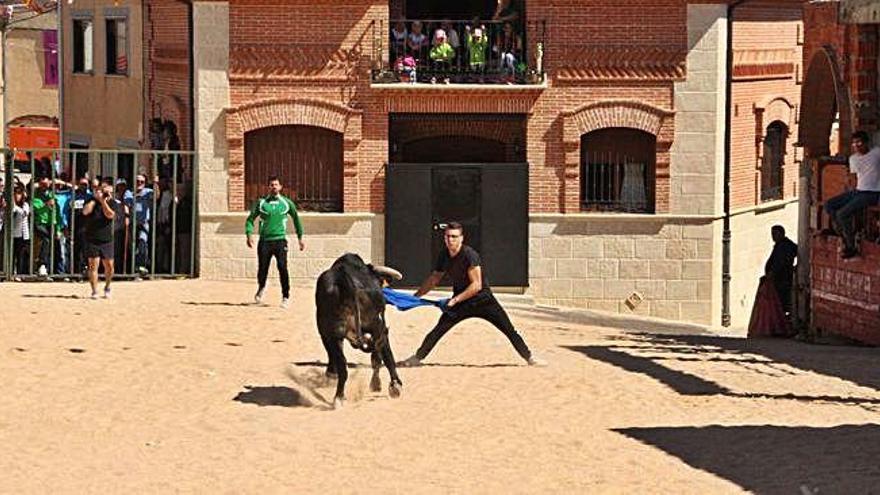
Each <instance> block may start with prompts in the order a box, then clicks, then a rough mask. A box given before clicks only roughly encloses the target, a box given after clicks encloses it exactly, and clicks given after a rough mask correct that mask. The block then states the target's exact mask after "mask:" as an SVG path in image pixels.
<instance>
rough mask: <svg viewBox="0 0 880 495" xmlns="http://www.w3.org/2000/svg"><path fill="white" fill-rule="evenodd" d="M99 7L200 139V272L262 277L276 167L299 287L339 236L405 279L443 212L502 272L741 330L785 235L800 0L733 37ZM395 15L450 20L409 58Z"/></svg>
mask: <svg viewBox="0 0 880 495" xmlns="http://www.w3.org/2000/svg"><path fill="white" fill-rule="evenodd" d="M103 3H108V5H107V6H103ZM113 3H114V6H115V4H116V3H119V6H118V7H111V6H109V2H97V1H96V2H95V5H96V7H94V8H93V10H94V14H93V15H95V16H96V17H97V16H99V14H100V13H101V12H103V11H104V10H106V9H109V8H122V7H125V6H126V5H128V6H129V7H128V8H130V9H131V10H130V12H131V18H134V17H135V13H134V11H135V10H137V9H140V10H138V12H139V13H138V14H137V15H138V16H140V19H143V21H142V25H143V26H144V27H143V28H141V30H142V32H143V39H144V50H143V55H139V56H143V57H144V61H143V67H144V71H145V75H144V76H143V78H144V82H143V83H142V84H141V88H142V91H143V94H144V98H143V101H144V102H145V103H144V105H143V109H142V110H141V111H140V113H139V114H138V115H139V118H138V123H137V124H136V125H137V126H141V127H142V128H144V129H149V124H150V121H151V119H152V118H154V117H157V116H158V117H161V118H162V119H175V120H176V121H178V122H179V125H178V127H179V128H180V129H191V132H192V141H191V143H192V144H191V145H192V146H193V149H194V150H195V151H196V152H197V154H198V160H199V166H198V170H197V173H198V184H199V210H200V213H199V214H200V216H199V218H200V225H201V227H200V238H201V248H200V273H201V275H202V276H205V277H217V278H220V277H250V276H252V274H253V273H255V271H256V266H255V264H256V260H255V259H254V256H253V253H252V252H251V251H249V250H247V249H246V248H245V246H244V243H243V242H242V239H241V234H240V233H241V230H242V224H243V222H244V216H245V208H246V206H247V205H248V204H249V202H250V201H251V200H253V199H254V198H255V197H256V196H257V195H258V194H259V192H260V190H261V189H262V187H263V184H264V182H265V179H266V177H267V176H268V175H270V174H278V175H280V176H281V177H282V179H283V180H284V182H285V183H286V184H287V186H288V188H289V189H292V190H293V191H294V192H295V195H296V198H297V200H298V202H299V203H300V205H301V206H302V207H303V208H304V209H306V210H308V211H307V212H306V213H304V214H303V217H304V222H305V228H306V232H307V236H308V242H307V245H308V249H307V250H306V251H305V252H303V253H296V254H294V255H293V257H292V260H291V267H292V273H293V275H294V278H295V281H296V282H297V283H299V284H302V285H311V284H312V282H313V280H314V277H315V276H316V275H317V273H319V272H320V271H321V270H323V269H324V268H326V266H328V264H329V263H330V262H331V261H332V260H333V259H334V258H335V257H336V256H338V255H339V254H340V253H342V252H344V251H355V252H358V253H360V254H362V255H363V256H364V257H365V258H367V259H369V260H372V261H374V262H387V263H389V264H394V265H397V266H398V267H401V268H404V269H405V270H404V271H405V273H406V275H407V276H408V277H411V278H412V279H418V278H420V277H422V276H424V275H425V274H426V273H427V272H428V271H429V270H430V257H431V253H432V252H435V251H436V249H437V246H438V243H439V240H438V237H437V234H436V228H437V227H438V225H439V224H442V223H443V222H444V221H447V220H449V219H450V218H453V217H454V218H458V219H461V220H464V221H465V224H466V227H467V229H468V236H469V240H470V241H471V242H473V243H475V244H477V247H478V248H480V249H481V251H482V252H483V254H484V257H485V263H486V265H487V267H488V269H489V275H490V281H491V282H492V283H493V285H494V286H507V287H512V288H513V289H514V290H522V291H525V292H526V293H528V294H530V295H532V296H533V297H534V298H535V299H536V300H537V301H540V302H543V303H549V304H558V305H565V306H574V307H583V308H592V309H601V310H608V311H622V312H630V311H634V312H636V313H638V314H643V315H650V316H656V317H661V318H669V319H675V320H686V321H694V322H701V323H711V324H718V323H721V322H722V321H728V320H729V321H730V323H732V324H733V325H735V326H743V325H745V323H746V322H747V318H748V313H749V310H750V308H751V302H752V297H753V294H754V292H755V288H756V285H757V279H758V277H759V275H760V273H761V270H762V267H763V261H764V259H765V258H766V256H767V255H768V253H769V250H770V248H771V242H770V239H769V227H770V225H771V224H774V223H782V224H784V225H786V226H787V227H789V229H788V230H789V232H791V233H792V234H794V233H795V232H796V229H795V228H794V227H793V226H794V225H795V223H796V220H797V205H796V199H795V198H796V196H797V193H798V183H797V181H796V180H795V177H796V173H795V171H796V170H797V165H796V160H797V159H798V157H797V155H796V150H795V149H794V148H793V147H792V143H793V141H794V139H793V138H792V136H794V135H797V134H796V133H797V119H796V118H795V116H796V115H797V108H798V106H799V104H800V91H799V89H798V88H799V86H798V85H799V84H800V79H801V78H802V71H801V53H800V45H801V42H802V33H803V30H802V23H801V5H802V2H801V0H755V1H751V2H745V3H741V4H740V5H738V6H737V7H736V8H735V9H734V10H733V12H734V13H733V16H732V26H733V33H732V36H728V34H729V33H728V31H729V29H728V28H729V26H730V23H729V22H728V13H729V9H732V7H730V6H729V5H728V3H727V2H724V1H721V2H716V3H710V2H706V1H686V0H640V1H636V2H607V1H600V0H579V1H569V2H562V3H559V2H545V1H539V0H525V1H519V2H514V3H513V4H512V5H511V6H508V7H507V8H505V9H502V10H503V11H502V12H500V13H499V17H501V18H506V19H507V20H508V21H509V23H510V26H509V27H505V26H504V21H497V22H494V21H492V18H493V14H494V13H495V4H496V2H494V1H471V2H425V1H422V2H417V1H414V0H411V1H405V0H390V1H378V0H347V1H346V2H344V3H342V4H339V3H332V2H326V1H323V0H259V1H243V0H228V1H208V0H206V1H195V2H188V3H184V2H174V1H167V2H150V1H145V2H144V3H143V4H141V3H140V2H126V1H125V0H122V1H121V2H113ZM502 3H504V2H502ZM98 4H101V7H98V6H97V5H98ZM449 4H452V5H449ZM76 5H77V9H80V10H83V9H85V10H87V7H83V5H84V4H83V3H82V2H80V1H78V2H77V4H76ZM136 5H139V6H140V7H135V6H136ZM163 9H171V10H167V11H166V10H163ZM646 11H650V12H651V15H645V12H646ZM80 15H82V14H80ZM475 16H479V17H480V18H481V19H482V20H481V21H479V23H473V22H472V21H471V19H473V18H474V17H475ZM398 20H403V21H404V22H403V23H402V26H403V29H406V30H407V32H408V34H418V31H417V28H416V27H414V24H415V22H414V21H420V23H421V25H422V30H423V31H424V33H425V34H426V35H427V36H428V37H429V38H430V37H432V36H433V34H434V33H435V29H436V28H438V27H443V28H444V31H447V32H448V34H449V35H451V34H452V31H455V32H456V35H457V36H456V37H457V38H458V40H457V42H458V43H457V44H458V49H457V50H456V52H455V55H454V58H452V59H449V60H436V59H432V58H431V57H430V55H429V53H428V51H429V49H430V42H427V43H428V45H427V46H426V47H424V51H419V50H421V48H412V52H408V51H407V50H410V48H408V47H406V46H404V47H403V49H402V51H401V46H400V45H397V44H396V43H395V40H396V38H395V37H394V36H393V34H392V29H393V28H396V27H397V26H398V23H397V22H396V21H398ZM446 20H448V21H449V22H448V24H445V25H443V24H442V23H443V21H446ZM66 22H70V21H69V20H68V21H66ZM468 26H469V28H470V31H468V30H467V29H466V28H467V27H468ZM478 27H479V28H480V30H481V31H482V35H483V36H484V37H485V38H486V39H487V46H486V48H485V49H484V50H485V51H484V52H482V53H484V58H485V63H483V64H482V65H481V63H480V60H479V58H473V57H474V56H473V55H472V54H473V53H479V52H480V49H479V48H473V47H472V46H477V47H478V46H479V45H469V44H468V41H467V39H468V34H469V33H470V34H472V35H473V34H475V33H476V29H477V28H478ZM68 28H69V26H68V27H66V28H65V29H68ZM135 30H136V28H135V27H132V31H133V32H132V35H133V36H136V33H135V32H134V31H135ZM187 36H191V40H192V42H191V50H190V53H191V65H190V66H189V69H190V70H191V73H192V83H191V85H190V87H191V90H192V95H191V99H190V98H189V97H188V95H187V94H186V88H185V87H184V85H183V84H182V83H183V82H184V81H185V80H186V79H185V78H184V77H183V76H184V74H185V73H188V72H187V71H185V70H184V69H183V66H184V65H186V62H185V61H184V53H186V51H185V50H184V49H183V47H182V45H181V43H183V42H185V41H186V38H187ZM450 38H451V36H450ZM99 39H100V37H99ZM474 39H475V38H471V41H473V40H474ZM476 39H477V40H479V38H476ZM731 39H732V40H733V41H732V43H733V45H732V46H731V44H730V43H731V41H730V40H731ZM508 54H510V55H511V57H510V58H507V57H508ZM407 55H410V56H411V58H412V60H407ZM132 56H134V54H132ZM411 65H412V66H414V67H415V69H416V70H415V72H416V74H413V72H412V69H411V67H410V66H411ZM728 66H729V67H730V69H731V70H728ZM134 70H135V69H133V71H134ZM134 73H135V72H133V74H134ZM728 74H730V75H731V76H732V77H731V78H728ZM77 77H79V76H77ZM94 79H97V77H94V78H93V80H94ZM413 81H415V84H413V83H412V82H413ZM728 83H729V84H728ZM728 92H729V93H730V95H731V97H730V98H729V99H728ZM99 97H100V96H99V95H98V96H92V97H91V98H92V101H94V99H95V98H99ZM728 103H730V104H728ZM132 108H135V107H132ZM77 111H83V112H85V109H82V108H81V109H79V110H77ZM129 113H131V112H129ZM728 113H729V115H728ZM83 115H88V113H83ZM187 115H191V116H192V118H191V120H188V119H187ZM84 118H85V117H84ZM728 119H729V121H730V122H731V125H727V122H728ZM71 132H74V131H73V130H71ZM728 132H731V136H730V138H729V140H728V136H727V133H728ZM129 134H130V135H132V136H134V135H135V134H133V133H129ZM184 135H187V132H186V131H182V132H181V136H184ZM137 137H138V140H139V141H140V142H141V146H142V147H143V146H146V145H145V144H143V143H145V142H146V140H145V134H144V133H143V132H141V134H138V135H137ZM128 139H132V138H128ZM181 140H182V141H183V139H181ZM728 143H729V147H730V153H729V154H727V153H726V152H727V147H728ZM187 144H189V143H184V147H186V145H187ZM105 145H107V146H113V143H112V142H109V141H108V144H105ZM725 156H730V157H732V159H731V160H730V162H729V163H728V162H727V161H726V160H725ZM728 166H729V168H728ZM725 170H729V175H730V189H729V196H727V200H725V198H726V195H725V177H726V175H727V174H726V172H725ZM726 230H727V231H729V239H730V243H729V247H730V252H731V253H733V255H732V256H730V258H729V259H728V260H727V263H725V260H724V249H723V248H722V246H724V242H723V239H724V238H726V237H727V236H726V235H725V234H726V232H725V231H726ZM725 270H727V271H729V276H725V275H724V273H723V272H724V271H725ZM725 296H726V297H725ZM627 298H629V304H627V303H626V300H627ZM725 298H726V300H727V304H725V303H724V300H725ZM722 313H726V315H722Z"/></svg>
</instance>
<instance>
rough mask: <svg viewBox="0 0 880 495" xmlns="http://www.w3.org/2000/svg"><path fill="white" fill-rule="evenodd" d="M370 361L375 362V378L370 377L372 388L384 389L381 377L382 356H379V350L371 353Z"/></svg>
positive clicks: (375, 390) (373, 389)
mask: <svg viewBox="0 0 880 495" xmlns="http://www.w3.org/2000/svg"><path fill="white" fill-rule="evenodd" d="M370 361H371V362H372V364H373V378H371V379H370V390H372V391H373V392H378V391H380V390H382V379H380V378H379V368H381V367H382V358H381V357H380V356H379V352H378V351H373V352H372V354H370Z"/></svg>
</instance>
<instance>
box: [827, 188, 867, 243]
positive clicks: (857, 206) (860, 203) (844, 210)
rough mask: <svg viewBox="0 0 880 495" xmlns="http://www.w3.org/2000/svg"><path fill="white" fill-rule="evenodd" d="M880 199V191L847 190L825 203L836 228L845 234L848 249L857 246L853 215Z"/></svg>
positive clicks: (844, 240) (842, 234) (844, 239)
mask: <svg viewBox="0 0 880 495" xmlns="http://www.w3.org/2000/svg"><path fill="white" fill-rule="evenodd" d="M878 200H880V192H876V191H857V190H856V191H847V192H845V193H843V194H838V195H837V196H834V197H833V198H831V199H829V200H828V202H826V203H825V211H826V212H827V213H828V215H829V216H830V217H831V220H832V222H834V227H835V229H837V230H838V232H839V233H840V235H841V236H843V242H844V246H845V247H846V249H849V250H854V249H855V248H856V239H855V232H854V227H853V217H854V216H855V215H856V214H857V213H859V212H861V211H863V210H864V209H865V208H867V207H868V206H872V205H876V204H877V202H878Z"/></svg>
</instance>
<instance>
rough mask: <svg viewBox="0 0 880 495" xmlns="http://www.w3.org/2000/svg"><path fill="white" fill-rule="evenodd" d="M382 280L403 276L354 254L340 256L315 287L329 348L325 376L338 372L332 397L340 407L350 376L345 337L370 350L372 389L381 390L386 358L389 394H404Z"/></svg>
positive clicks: (323, 336)
mask: <svg viewBox="0 0 880 495" xmlns="http://www.w3.org/2000/svg"><path fill="white" fill-rule="evenodd" d="M383 278H400V274H399V273H398V272H396V271H394V270H391V269H388V268H385V267H378V266H377V267H374V266H373V265H368V264H366V263H364V260H362V259H361V257H360V256H358V255H356V254H351V253H348V254H344V255H342V256H340V257H339V258H338V259H337V260H336V261H335V262H334V263H333V266H331V267H330V269H328V270H326V271H324V272H323V273H322V274H321V276H320V277H318V285H317V287H316V288H315V306H316V308H317V322H318V333H319V334H320V335H321V342H323V343H324V348H325V349H326V350H327V358H328V363H327V374H328V375H332V374H335V375H336V376H337V379H338V381H337V383H336V397H335V399H334V405H336V406H338V405H341V404H342V400H343V399H344V397H345V381H346V380H347V379H348V366H347V363H346V360H345V354H344V353H343V351H342V349H343V339H344V340H348V342H349V343H350V344H351V346H352V347H354V348H355V349H360V350H362V351H364V352H369V353H370V357H371V361H372V365H373V377H372V379H371V380H370V389H371V390H373V391H378V390H381V387H382V385H381V381H380V379H379V368H380V367H381V366H382V363H383V362H384V363H385V366H386V367H387V368H388V372H389V374H390V375H391V383H390V385H389V388H388V393H389V395H390V396H391V397H399V396H400V388H401V386H402V385H403V382H401V381H400V377H399V376H397V366H396V365H395V361H394V354H393V353H392V352H391V344H390V343H389V341H388V326H387V325H386V324H385V296H383V295H382V279H383Z"/></svg>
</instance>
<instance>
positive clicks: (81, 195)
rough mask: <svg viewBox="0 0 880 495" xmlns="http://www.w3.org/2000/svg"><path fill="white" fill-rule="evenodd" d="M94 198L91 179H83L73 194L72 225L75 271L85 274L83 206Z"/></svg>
mask: <svg viewBox="0 0 880 495" xmlns="http://www.w3.org/2000/svg"><path fill="white" fill-rule="evenodd" d="M91 198H92V189H91V187H90V186H89V179H88V178H86V177H82V178H80V179H79V182H78V183H77V186H76V191H74V193H73V201H72V202H71V207H70V220H69V221H70V223H71V225H72V228H71V230H72V232H71V235H72V236H73V253H72V256H71V258H72V260H73V271H75V272H77V273H82V274H85V271H86V263H85V258H84V257H83V255H82V243H83V229H84V228H85V224H84V218H83V215H82V209H83V206H85V204H86V201H88V200H90V199H91Z"/></svg>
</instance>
